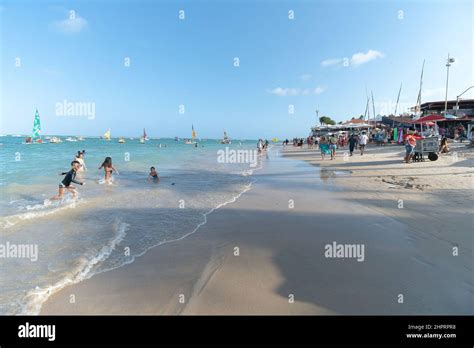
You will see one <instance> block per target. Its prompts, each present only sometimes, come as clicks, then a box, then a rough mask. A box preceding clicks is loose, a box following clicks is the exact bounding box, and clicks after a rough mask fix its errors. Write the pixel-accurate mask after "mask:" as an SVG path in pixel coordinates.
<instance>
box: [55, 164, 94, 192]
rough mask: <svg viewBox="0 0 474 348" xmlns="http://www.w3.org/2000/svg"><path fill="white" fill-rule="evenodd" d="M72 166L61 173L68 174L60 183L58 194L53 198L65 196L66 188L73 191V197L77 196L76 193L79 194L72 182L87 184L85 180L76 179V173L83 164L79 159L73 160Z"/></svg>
mask: <svg viewBox="0 0 474 348" xmlns="http://www.w3.org/2000/svg"><path fill="white" fill-rule="evenodd" d="M71 167H72V168H71V170H70V171H69V172H64V173H61V174H60V175H66V176H65V177H64V179H63V181H61V182H60V183H59V192H58V194H57V196H54V197H52V198H51V199H52V200H56V199H60V198H62V197H63V196H64V190H65V189H67V190H68V191H69V192H71V193H72V196H73V198H76V195H77V192H76V188H75V187H74V186H71V183H72V182H73V183H75V184H78V185H85V184H86V183H85V182H79V181H76V174H77V171H78V170H79V168H80V167H81V164H80V163H79V162H78V161H72V162H71Z"/></svg>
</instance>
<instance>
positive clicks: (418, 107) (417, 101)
mask: <svg viewBox="0 0 474 348" xmlns="http://www.w3.org/2000/svg"><path fill="white" fill-rule="evenodd" d="M424 70H425V60H424V59H423V66H422V67H421V76H420V89H419V91H418V99H417V100H416V107H415V114H416V113H418V112H421V88H422V86H423V71H424Z"/></svg>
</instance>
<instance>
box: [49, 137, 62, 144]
mask: <svg viewBox="0 0 474 348" xmlns="http://www.w3.org/2000/svg"><path fill="white" fill-rule="evenodd" d="M49 142H50V143H51V144H59V143H62V142H63V141H62V140H61V138H59V137H51V138H49Z"/></svg>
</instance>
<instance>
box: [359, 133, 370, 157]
mask: <svg viewBox="0 0 474 348" xmlns="http://www.w3.org/2000/svg"><path fill="white" fill-rule="evenodd" d="M368 141H369V137H368V136H367V134H365V132H362V134H361V135H359V148H360V155H361V156H363V155H364V150H365V146H366V145H367V142H368Z"/></svg>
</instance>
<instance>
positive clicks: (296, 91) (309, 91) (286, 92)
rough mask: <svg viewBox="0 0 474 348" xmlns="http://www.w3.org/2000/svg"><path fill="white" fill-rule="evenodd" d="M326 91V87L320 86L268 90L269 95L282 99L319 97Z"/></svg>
mask: <svg viewBox="0 0 474 348" xmlns="http://www.w3.org/2000/svg"><path fill="white" fill-rule="evenodd" d="M325 90H326V88H325V87H322V86H318V87H315V88H304V89H301V88H283V87H277V88H273V89H267V93H270V94H275V95H277V96H280V97H287V96H296V95H317V94H321V93H323V92H324V91H325Z"/></svg>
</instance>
